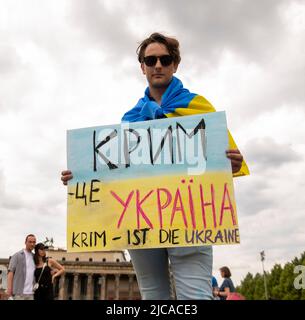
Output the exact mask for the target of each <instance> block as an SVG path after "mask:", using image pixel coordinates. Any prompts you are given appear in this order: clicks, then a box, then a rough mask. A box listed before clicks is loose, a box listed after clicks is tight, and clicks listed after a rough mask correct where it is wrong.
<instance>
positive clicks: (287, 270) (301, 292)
mask: <svg viewBox="0 0 305 320" xmlns="http://www.w3.org/2000/svg"><path fill="white" fill-rule="evenodd" d="M299 265H303V266H305V251H304V252H303V253H302V254H301V256H300V257H299V258H298V257H295V258H294V259H293V260H292V261H291V262H287V263H286V264H285V265H284V267H282V266H281V265H280V264H275V265H274V266H273V268H272V269H271V271H270V272H267V273H266V282H267V288H268V296H269V298H271V299H278V300H305V289H296V288H295V286H294V281H295V279H296V277H297V276H298V274H297V273H294V269H295V267H296V266H299ZM304 285H305V284H304ZM236 289H237V291H238V292H239V293H241V294H242V295H244V296H245V297H246V299H247V300H264V299H266V297H265V286H264V277H263V275H262V274H259V273H257V274H256V275H255V276H253V275H252V274H251V273H248V274H247V275H246V277H245V278H244V279H243V280H242V281H241V284H240V286H238V287H237V288H236Z"/></svg>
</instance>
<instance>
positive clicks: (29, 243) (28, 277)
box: [6, 234, 36, 300]
mask: <svg viewBox="0 0 305 320" xmlns="http://www.w3.org/2000/svg"><path fill="white" fill-rule="evenodd" d="M35 244H36V237H35V236H34V235H33V234H29V235H27V236H26V238H25V248H24V249H22V250H20V251H18V252H16V253H15V254H14V255H13V256H12V257H11V258H10V262H9V266H8V274H7V290H6V292H7V295H8V297H9V299H12V298H13V299H14V300H33V298H34V296H33V285H34V271H35V264H34V259H33V253H32V250H33V249H34V247H35Z"/></svg>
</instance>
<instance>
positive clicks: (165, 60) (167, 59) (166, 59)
mask: <svg viewBox="0 0 305 320" xmlns="http://www.w3.org/2000/svg"><path fill="white" fill-rule="evenodd" d="M158 59H159V60H160V62H161V64H162V66H163V67H168V66H169V65H171V64H172V62H173V61H174V59H173V57H172V56H170V55H169V54H166V55H164V56H159V57H157V56H146V57H144V59H143V60H144V63H145V64H146V65H147V67H154V66H155V65H156V63H157V61H158Z"/></svg>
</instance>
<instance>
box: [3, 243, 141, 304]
mask: <svg viewBox="0 0 305 320" xmlns="http://www.w3.org/2000/svg"><path fill="white" fill-rule="evenodd" d="M47 256H48V257H52V258H53V259H56V260H57V261H58V262H59V263H60V264H62V265H63V266H64V267H65V271H66V272H65V273H64V274H63V275H62V276H61V277H59V278H58V279H56V280H57V281H56V283H55V286H54V293H55V299H58V300H70V299H71V300H138V299H141V296H140V292H139V288H138V284H137V280H136V276H135V272H134V269H133V267H132V264H131V262H129V261H127V260H126V257H125V254H124V252H123V251H102V252H81V253H72V252H69V253H68V252H67V251H66V250H63V249H55V248H54V247H49V250H48V251H47ZM8 262H9V259H0V270H1V271H2V272H1V274H0V278H1V279H3V281H2V287H3V289H2V292H3V291H4V290H5V289H6V274H7V268H8ZM4 279H5V285H4ZM0 284H1V280H0ZM0 294H1V286H0Z"/></svg>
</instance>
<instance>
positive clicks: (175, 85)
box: [61, 33, 249, 300]
mask: <svg viewBox="0 0 305 320" xmlns="http://www.w3.org/2000/svg"><path fill="white" fill-rule="evenodd" d="M138 60H139V62H140V65H141V69H142V72H143V74H144V75H145V76H146V78H147V81H148V88H147V89H146V91H145V95H144V97H143V98H141V99H140V100H139V102H138V103H137V105H136V106H135V107H134V108H132V109H131V110H130V111H128V112H127V113H125V115H124V116H123V118H122V125H121V127H120V128H119V127H117V126H116V127H111V128H108V127H107V128H105V130H106V129H107V130H108V131H107V132H108V133H107V135H105V134H104V133H105V132H106V131H105V130H98V128H92V129H84V130H83V131H75V132H73V130H72V131H71V132H68V155H69V154H70V157H68V165H69V168H70V169H71V171H73V172H74V173H75V174H74V177H73V176H72V172H71V171H70V170H66V171H63V172H62V177H61V180H62V181H63V183H64V184H65V185H66V184H67V181H68V180H71V179H73V180H71V186H70V183H69V190H68V195H69V196H71V197H75V198H77V199H71V198H69V199H70V200H69V201H70V202H69V206H68V207H69V208H68V238H69V239H70V240H68V247H69V249H70V250H72V251H73V250H75V251H76V250H89V247H90V248H91V251H93V250H96V248H94V244H96V242H97V241H100V242H101V243H102V245H103V246H104V249H107V248H108V244H109V233H111V232H112V230H113V229H115V230H124V227H125V226H126V225H127V224H128V222H129V226H128V228H127V227H126V228H127V229H126V230H125V231H126V232H125V233H123V232H122V234H120V236H115V234H114V233H113V234H111V237H110V239H111V240H112V242H113V243H115V242H116V243H119V242H120V241H122V238H124V237H123V236H122V235H123V234H124V235H125V238H124V239H125V240H124V241H126V244H127V245H126V246H125V248H128V249H129V253H130V256H131V261H132V263H133V266H134V268H135V271H136V275H137V280H138V283H139V287H140V291H141V295H142V298H143V299H152V300H161V299H164V300H168V299H170V277H169V263H170V266H171V270H172V273H173V276H174V282H175V289H176V295H177V299H213V295H212V287H211V279H212V263H213V257H212V246H211V244H221V243H222V244H228V243H239V234H238V227H237V217H236V209H235V204H234V195H233V186H232V181H230V180H232V174H230V173H229V174H228V170H227V172H225V171H221V172H220V173H217V172H216V171H217V170H224V169H227V163H228V162H227V161H226V160H225V159H226V158H225V157H223V156H222V158H221V156H220V153H222V152H224V150H225V149H226V145H227V144H225V145H224V143H226V141H224V140H223V139H222V138H221V135H220V134H218V133H217V130H216V129H217V128H216V129H215V130H214V128H215V127H216V126H215V122H218V123H219V127H221V129H222V131H223V130H224V129H225V116H224V113H214V112H215V111H216V110H215V109H214V107H213V106H212V105H211V104H210V103H209V102H208V101H207V100H206V99H205V98H204V97H202V96H199V95H197V94H193V93H190V92H189V91H188V90H187V89H185V88H183V85H182V82H181V81H180V80H179V79H177V78H176V77H174V76H173V74H174V73H175V72H176V71H177V68H178V65H179V63H180V60H181V58H180V52H179V42H178V41H177V40H176V39H173V38H169V37H166V36H163V35H161V34H158V33H154V34H152V35H151V36H150V37H149V38H147V39H145V40H144V41H143V42H142V43H141V44H140V46H139V48H138ZM206 113H213V114H211V115H205V116H203V115H202V114H206ZM192 115H198V116H194V117H187V118H183V121H182V119H181V121H180V120H179V119H178V118H177V117H180V116H192ZM200 115H201V116H200ZM171 118H173V119H171ZM158 119H163V120H158ZM184 119H185V120H184ZM143 121H149V122H147V123H148V124H149V125H146V126H145V123H146V122H145V123H143ZM158 129H162V130H163V131H162V132H163V135H161V139H159V142H160V143H159V149H157V151H156V148H154V143H153V141H154V133H155V132H156V131H158ZM118 132H122V134H121V139H120V137H119V133H118ZM183 134H184V138H186V140H187V141H190V140H192V143H194V144H196V150H197V151H198V152H197V155H196V156H197V157H199V158H198V159H200V161H199V163H198V164H197V166H198V168H199V171H198V172H197V173H196V170H195V171H194V170H191V169H188V167H187V161H186V162H183V159H182V158H183V156H182V155H184V156H185V158H184V159H187V157H188V155H189V150H188V149H187V145H186V149H187V150H186V149H184V150H183V151H182V152H181V150H182V149H183V148H182V144H181V135H183ZM159 136H160V135H159ZM222 136H223V135H222ZM225 136H226V134H225ZM87 137H88V139H89V137H90V142H91V144H90V145H91V146H92V141H93V153H92V152H89V151H88V152H87V153H88V154H89V153H90V157H91V158H92V159H91V158H90V157H89V156H88V162H89V160H90V161H91V160H92V166H91V167H92V168H93V170H91V171H92V172H90V173H89V169H88V168H87V169H84V170H83V168H85V166H86V165H87V164H86V163H84V166H83V167H82V166H81V165H80V163H81V162H85V160H86V159H87V158H86V157H85V158H86V159H85V160H84V157H82V161H78V159H79V160H80V157H81V153H80V151H75V150H76V149H77V146H79V145H80V144H81V143H80V142H79V141H81V140H83V141H85V140H86V139H87ZM132 137H133V138H134V139H133V140H136V141H134V143H133V146H131V143H130V141H131V140H132ZM88 139H87V140H88ZM228 139H229V148H230V149H229V150H227V151H226V156H227V158H228V159H230V161H231V167H232V173H233V176H242V175H247V174H249V172H248V168H247V165H246V164H245V162H244V161H243V157H242V155H241V154H240V152H239V151H238V149H237V147H236V145H235V143H234V141H233V139H232V137H231V135H230V133H228ZM87 140H86V141H87ZM88 141H89V140H88ZM209 141H213V142H214V143H213V144H209ZM165 142H168V148H167V150H168V153H167V155H166V154H165V151H164V150H165V148H166V147H164V146H165ZM108 143H112V150H113V149H114V147H113V146H114V145H120V146H121V145H122V148H120V147H119V148H118V150H119V152H118V153H119V154H123V155H122V158H123V160H124V161H123V162H124V163H123V165H122V164H121V166H120V165H119V164H118V161H114V160H113V159H111V157H110V156H108V153H107V156H106V153H105V152H103V151H102V148H103V147H105V146H106V145H107V144H108ZM79 148H80V147H79ZM140 148H142V151H141V152H140V151H139V149H140ZM145 148H147V150H148V151H147V150H146V149H145ZM222 148H223V149H222ZM136 149H137V151H138V155H141V157H142V160H143V159H144V160H143V163H140V164H139V165H138V166H133V164H134V163H135V157H134V154H135V152H134V151H135V150H136ZM69 150H70V151H69ZM84 150H86V149H85V148H84V149H82V150H81V152H83V153H84ZM143 150H144V151H143ZM145 150H146V151H145ZM74 151H75V152H74ZM108 151H109V150H108ZM110 151H111V150H110ZM162 151H164V153H163V154H162V155H163V161H165V162H166V161H167V164H169V165H168V166H164V165H162V164H161V165H160V163H158V160H159V158H160V155H161V152H162ZM193 151H194V150H193ZM143 153H144V155H143ZM92 154H93V157H92ZM176 154H178V156H175V155H176ZM199 154H200V155H201V158H200V155H199ZM145 155H146V156H147V158H145ZM207 155H208V156H207ZM193 156H195V153H194V154H193ZM207 159H209V160H207ZM203 163H204V165H203ZM82 165H83V164H82ZM105 167H106V169H107V170H108V171H105ZM147 168H151V169H147ZM198 168H197V169H198ZM82 170H83V171H82ZM86 170H87V171H86ZM103 170H104V171H103ZM148 171H150V172H148ZM205 171H206V173H205ZM76 172H78V174H77V175H76ZM84 172H86V174H84ZM103 172H106V173H103ZM110 172H111V174H110ZM115 172H117V176H116V177H115V179H114V178H113V177H114V175H115V174H116V173H115ZM215 172H216V173H215ZM93 173H94V174H95V176H94V175H93ZM98 173H100V175H99V176H98V177H101V176H102V179H101V180H99V179H98V178H96V177H97V176H96V175H97V174H98ZM203 173H204V181H203V179H202V178H203V176H202V174H203ZM228 175H229V176H230V177H228ZM85 176H86V178H87V177H88V176H90V178H91V181H90V183H89V184H88V183H87V185H86V184H85V183H83V184H80V183H79V181H80V180H81V179H84V177H85ZM73 181H77V183H76V184H75V183H74V184H73ZM72 184H73V185H72ZM207 188H208V191H207ZM80 190H82V193H83V195H82V196H81V197H80V196H79V192H80ZM126 190H128V191H126ZM86 192H87V195H85V193H86ZM80 198H81V199H82V200H84V203H83V206H82V208H81V209H80V205H79V202H77V201H76V200H79V199H80ZM186 198H187V199H186ZM89 202H90V203H89ZM94 202H95V203H94ZM186 204H187V205H186ZM89 205H90V209H88V207H89ZM145 205H146V209H145ZM97 208H99V211H98V209H97ZM148 209H150V210H148ZM207 209H209V210H210V212H209V214H207ZM69 210H70V211H69ZM86 210H87V214H86V216H85V215H82V213H83V212H85V211H86ZM88 210H90V211H88ZM101 211H102V212H101ZM150 211H151V212H150ZM155 211H156V212H157V214H155V215H154V216H153V217H152V215H153V214H154V213H155ZM89 212H90V215H91V217H96V218H92V221H91V222H90V221H89V215H88V213H89ZM109 212H110V213H112V216H109V218H107V219H106V220H101V221H104V222H103V223H101V224H103V226H102V227H103V228H105V230H99V231H97V230H94V231H93V230H92V231H90V230H91V229H90V228H89V229H88V230H85V228H83V229H81V228H77V227H78V225H81V226H84V225H85V223H87V224H86V226H88V225H89V224H90V223H91V226H94V225H96V221H97V220H94V219H99V216H101V213H102V214H103V215H105V216H106V215H107V213H109ZM131 212H136V213H137V216H136V217H137V219H136V223H135V226H134V229H133V230H130V223H131V220H130V219H131V218H130V215H131ZM114 214H115V215H116V216H117V218H116V217H115V216H114ZM104 218H105V217H104ZM128 219H129V220H128ZM113 220H115V225H114V224H113ZM69 225H70V226H71V228H70V229H69ZM107 228H108V229H107ZM209 228H210V229H209ZM109 230H110V231H109ZM156 239H157V240H156ZM156 241H158V243H157V242H156ZM138 245H140V247H138V248H136V246H138ZM92 247H93V248H92ZM82 248H84V249H82ZM101 250H102V249H101Z"/></svg>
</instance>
